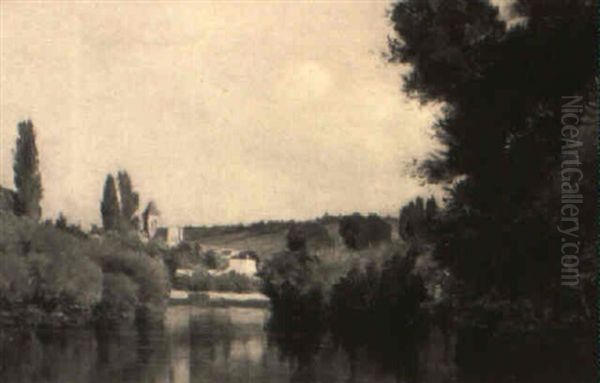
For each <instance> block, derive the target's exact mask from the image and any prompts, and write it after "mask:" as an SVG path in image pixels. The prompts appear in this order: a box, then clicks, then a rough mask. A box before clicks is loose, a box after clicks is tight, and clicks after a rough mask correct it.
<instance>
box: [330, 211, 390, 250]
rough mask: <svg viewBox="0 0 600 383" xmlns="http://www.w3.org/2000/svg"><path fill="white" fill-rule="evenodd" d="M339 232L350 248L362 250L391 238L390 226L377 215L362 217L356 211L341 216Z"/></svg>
mask: <svg viewBox="0 0 600 383" xmlns="http://www.w3.org/2000/svg"><path fill="white" fill-rule="evenodd" d="M339 234H340V236H341V237H342V238H343V240H344V243H345V244H346V246H347V247H348V248H350V249H354V250H362V249H365V248H367V247H369V246H375V245H377V244H379V243H382V242H388V241H390V240H391V238H392V227H391V226H390V225H389V224H388V223H387V222H385V221H384V220H383V219H381V218H380V217H379V216H377V215H374V214H371V215H369V216H368V217H366V218H365V217H363V216H362V215H360V214H358V213H354V214H352V215H350V216H346V217H343V218H342V219H341V221H340V226H339Z"/></svg>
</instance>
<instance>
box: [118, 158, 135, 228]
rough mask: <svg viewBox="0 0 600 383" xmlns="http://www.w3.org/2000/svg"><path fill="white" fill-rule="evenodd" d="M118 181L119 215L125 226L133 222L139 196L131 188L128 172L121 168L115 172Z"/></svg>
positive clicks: (130, 225) (132, 224)
mask: <svg viewBox="0 0 600 383" xmlns="http://www.w3.org/2000/svg"><path fill="white" fill-rule="evenodd" d="M117 179H118V181H119V195H120V197H121V215H122V218H123V221H124V223H125V225H126V226H127V227H132V226H134V224H135V221H134V220H135V217H134V214H135V212H136V211H137V209H138V207H139V202H140V196H139V194H138V193H137V192H135V191H134V190H133V185H132V183H131V178H130V177H129V173H127V171H125V170H123V171H120V172H119V173H118V174H117Z"/></svg>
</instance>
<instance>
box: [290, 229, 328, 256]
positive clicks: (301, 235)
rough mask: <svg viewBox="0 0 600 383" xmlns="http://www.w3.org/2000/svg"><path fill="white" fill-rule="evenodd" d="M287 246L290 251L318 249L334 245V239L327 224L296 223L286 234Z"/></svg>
mask: <svg viewBox="0 0 600 383" xmlns="http://www.w3.org/2000/svg"><path fill="white" fill-rule="evenodd" d="M286 242H287V248H288V250H290V251H297V250H303V249H313V250H315V249H318V248H321V247H330V246H333V239H332V238H331V236H330V235H329V232H328V231H327V229H326V228H325V226H323V225H321V224H320V223H317V222H303V223H294V224H292V225H291V226H290V228H289V230H288V232H287V235H286Z"/></svg>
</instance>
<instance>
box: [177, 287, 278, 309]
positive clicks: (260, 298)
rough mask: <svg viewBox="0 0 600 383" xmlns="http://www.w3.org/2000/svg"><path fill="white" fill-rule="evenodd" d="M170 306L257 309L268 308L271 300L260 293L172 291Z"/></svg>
mask: <svg viewBox="0 0 600 383" xmlns="http://www.w3.org/2000/svg"><path fill="white" fill-rule="evenodd" d="M169 304H170V305H187V304H192V305H196V306H210V307H256V308H268V307H270V305H271V301H270V300H269V298H268V297H267V296H266V295H264V294H261V293H258V292H251V293H234V292H223V291H186V290H171V293H170V295H169Z"/></svg>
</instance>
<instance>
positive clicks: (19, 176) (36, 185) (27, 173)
mask: <svg viewBox="0 0 600 383" xmlns="http://www.w3.org/2000/svg"><path fill="white" fill-rule="evenodd" d="M17 128H18V131H19V133H18V134H19V136H18V138H17V143H16V151H15V156H14V165H13V170H14V182H15V187H16V189H17V191H16V198H15V213H16V214H17V215H24V216H28V217H31V218H33V219H35V220H36V221H37V220H39V219H40V217H41V215H42V207H41V206H40V201H41V200H42V177H41V175H40V170H39V159H38V150H37V146H36V144H35V130H34V128H33V123H32V122H31V120H27V121H21V122H19V124H18V126H17Z"/></svg>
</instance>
